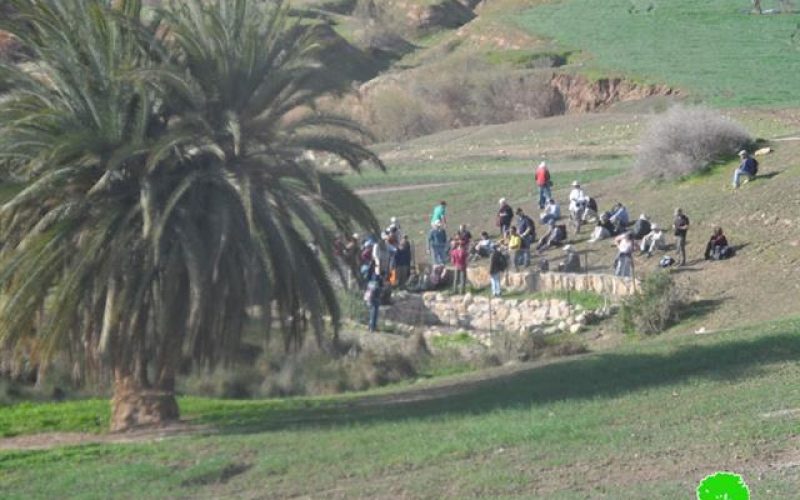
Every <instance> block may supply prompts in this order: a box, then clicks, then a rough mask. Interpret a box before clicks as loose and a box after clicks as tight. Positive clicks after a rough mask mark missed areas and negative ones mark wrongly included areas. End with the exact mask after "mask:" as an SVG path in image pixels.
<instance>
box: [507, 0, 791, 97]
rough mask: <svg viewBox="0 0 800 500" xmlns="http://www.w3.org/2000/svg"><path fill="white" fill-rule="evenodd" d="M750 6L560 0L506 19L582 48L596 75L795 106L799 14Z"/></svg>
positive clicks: (685, 0) (713, 1)
mask: <svg viewBox="0 0 800 500" xmlns="http://www.w3.org/2000/svg"><path fill="white" fill-rule="evenodd" d="M531 3H536V4H538V3H539V2H531ZM749 7H750V2H749V1H738V2H731V1H730V0H707V1H703V2H697V1H693V0H670V1H662V2H659V1H650V0H634V1H631V0H607V1H604V2H597V1H594V0H561V1H556V2H550V3H547V4H545V5H537V6H536V7H534V8H530V9H528V10H526V11H524V12H523V13H521V14H519V15H516V16H515V18H514V19H513V20H512V19H508V22H509V23H516V24H517V25H518V26H521V27H524V28H525V29H527V30H529V31H530V32H532V33H535V34H537V35H544V36H548V37H552V38H555V39H556V40H557V41H559V42H561V43H563V44H564V45H566V46H567V47H569V48H571V49H577V50H581V51H585V52H586V55H587V56H588V60H587V61H586V66H587V67H588V68H590V70H591V71H594V72H597V74H601V75H607V74H609V73H614V74H616V73H623V74H625V75H627V76H629V77H633V78H637V79H643V80H648V81H656V82H666V83H668V84H670V85H674V86H677V87H680V88H682V89H686V90H688V91H689V92H690V93H691V94H693V95H695V96H697V97H700V98H702V99H703V100H705V101H708V102H710V103H713V104H718V105H726V106H781V105H796V104H797V102H798V101H799V100H800V86H798V85H796V79H797V75H798V74H800V54H798V50H799V49H800V30H799V29H798V20H800V17H798V15H794V14H791V15H789V14H787V15H764V16H757V15H749V14H747V12H748V8H749ZM585 70H586V68H584V70H583V71H585Z"/></svg>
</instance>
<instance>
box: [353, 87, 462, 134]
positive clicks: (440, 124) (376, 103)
mask: <svg viewBox="0 0 800 500" xmlns="http://www.w3.org/2000/svg"><path fill="white" fill-rule="evenodd" d="M365 108H366V111H365V113H366V117H367V125H368V126H369V128H370V130H371V131H372V132H373V133H374V134H375V136H376V137H378V138H379V139H381V140H384V141H387V140H397V141H399V140H405V139H410V138H413V137H419V136H421V135H426V134H430V133H433V132H436V131H438V130H443V129H445V128H447V123H448V117H447V112H446V110H445V109H442V108H441V107H439V106H433V107H430V106H427V105H426V103H425V102H424V101H422V100H420V99H418V98H416V97H415V96H413V95H412V94H411V93H410V92H409V91H408V90H407V89H406V88H404V87H402V86H399V85H388V86H382V87H380V88H378V89H376V90H375V91H374V92H372V93H371V94H370V96H369V97H368V99H367V102H366V103H365Z"/></svg>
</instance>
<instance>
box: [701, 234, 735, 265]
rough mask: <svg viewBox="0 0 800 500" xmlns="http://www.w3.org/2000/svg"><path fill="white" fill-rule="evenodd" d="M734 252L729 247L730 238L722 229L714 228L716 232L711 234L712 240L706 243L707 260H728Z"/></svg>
mask: <svg viewBox="0 0 800 500" xmlns="http://www.w3.org/2000/svg"><path fill="white" fill-rule="evenodd" d="M732 250H733V249H732V248H731V247H729V246H728V238H726V237H725V234H724V233H723V232H722V228H721V227H719V226H717V227H715V228H714V232H713V233H711V238H709V240H708V243H706V252H705V255H704V257H705V259H706V260H710V259H713V260H722V259H727V258H728V257H731V255H732V253H733V252H732Z"/></svg>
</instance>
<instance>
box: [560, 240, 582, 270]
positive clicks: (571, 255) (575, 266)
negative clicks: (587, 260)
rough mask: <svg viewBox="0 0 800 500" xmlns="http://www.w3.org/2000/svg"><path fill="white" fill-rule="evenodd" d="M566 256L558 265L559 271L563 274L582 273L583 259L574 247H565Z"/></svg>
mask: <svg viewBox="0 0 800 500" xmlns="http://www.w3.org/2000/svg"><path fill="white" fill-rule="evenodd" d="M564 251H565V252H566V254H565V255H564V260H563V261H561V262H560V263H559V264H558V271H559V272H562V273H579V272H580V271H581V257H580V255H578V252H576V251H575V248H574V247H573V246H572V245H566V246H565V247H564Z"/></svg>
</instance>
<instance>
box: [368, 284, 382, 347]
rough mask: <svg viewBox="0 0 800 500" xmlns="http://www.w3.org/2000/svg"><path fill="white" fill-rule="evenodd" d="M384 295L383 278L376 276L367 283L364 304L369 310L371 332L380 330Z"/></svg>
mask: <svg viewBox="0 0 800 500" xmlns="http://www.w3.org/2000/svg"><path fill="white" fill-rule="evenodd" d="M382 294H383V278H381V276H380V275H379V274H375V275H373V276H372V278H370V280H369V281H368V282H367V289H366V290H365V291H364V302H366V304H367V308H368V309H369V331H370V333H374V332H375V331H376V330H377V329H378V313H379V312H380V310H381V295H382Z"/></svg>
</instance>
